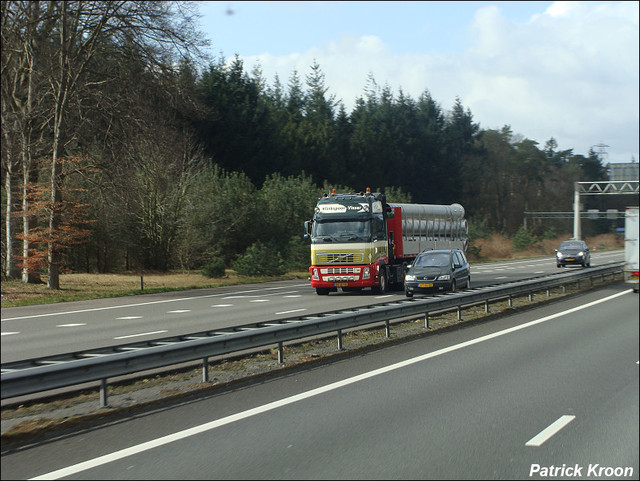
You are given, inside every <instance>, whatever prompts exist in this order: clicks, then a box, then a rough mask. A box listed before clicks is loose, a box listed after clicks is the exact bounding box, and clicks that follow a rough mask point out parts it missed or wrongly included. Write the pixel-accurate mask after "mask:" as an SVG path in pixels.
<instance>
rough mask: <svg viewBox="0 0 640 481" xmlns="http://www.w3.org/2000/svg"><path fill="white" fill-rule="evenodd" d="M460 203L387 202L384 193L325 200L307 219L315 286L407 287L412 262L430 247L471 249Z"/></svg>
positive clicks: (323, 291)
mask: <svg viewBox="0 0 640 481" xmlns="http://www.w3.org/2000/svg"><path fill="white" fill-rule="evenodd" d="M464 215H465V210H464V208H463V207H462V205H460V204H457V203H455V204H451V205H435V204H403V203H387V200H386V196H385V195H384V194H383V193H380V192H371V189H370V188H367V189H366V190H365V192H359V193H348V194H338V193H336V191H335V189H333V190H332V192H331V193H330V194H325V195H324V196H323V197H322V198H320V199H319V200H318V202H317V204H316V206H315V210H314V214H313V218H312V219H311V220H308V221H305V223H304V237H305V239H310V240H311V266H310V267H309V273H310V280H311V287H314V288H315V289H316V293H317V294H318V295H328V294H329V293H330V292H337V291H338V288H340V289H342V291H343V292H350V291H359V290H362V289H364V288H371V290H372V291H373V292H375V293H384V292H386V291H387V290H388V289H390V288H395V289H404V276H405V273H406V269H407V266H408V265H409V264H411V262H412V260H413V259H414V258H415V257H416V255H418V254H419V253H420V252H421V251H423V250H425V249H447V248H458V249H462V250H463V251H466V248H467V243H468V239H467V232H468V227H467V221H466V219H465V217H464Z"/></svg>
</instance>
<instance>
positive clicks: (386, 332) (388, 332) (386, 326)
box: [384, 319, 391, 338]
mask: <svg viewBox="0 0 640 481" xmlns="http://www.w3.org/2000/svg"><path fill="white" fill-rule="evenodd" d="M384 335H385V337H387V338H389V337H391V328H390V327H389V319H387V320H386V321H384Z"/></svg>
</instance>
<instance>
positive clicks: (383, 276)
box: [372, 269, 387, 294]
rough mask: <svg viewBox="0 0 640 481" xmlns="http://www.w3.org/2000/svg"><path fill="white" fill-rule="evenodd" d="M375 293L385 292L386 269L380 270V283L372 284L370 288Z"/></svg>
mask: <svg viewBox="0 0 640 481" xmlns="http://www.w3.org/2000/svg"><path fill="white" fill-rule="evenodd" d="M372 290H373V292H374V293H375V294H384V293H385V292H387V271H386V269H381V270H380V284H378V285H377V286H373V288H372Z"/></svg>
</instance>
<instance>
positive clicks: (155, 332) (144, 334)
mask: <svg viewBox="0 0 640 481" xmlns="http://www.w3.org/2000/svg"><path fill="white" fill-rule="evenodd" d="M163 332H167V331H166V330H164V331H153V332H141V333H140V334H130V335H128V336H118V337H114V339H128V338H130V337H140V336H151V335H152V334H162V333H163Z"/></svg>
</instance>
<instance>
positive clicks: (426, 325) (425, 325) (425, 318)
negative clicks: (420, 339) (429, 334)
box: [424, 312, 430, 329]
mask: <svg viewBox="0 0 640 481" xmlns="http://www.w3.org/2000/svg"><path fill="white" fill-rule="evenodd" d="M424 328H425V329H430V328H429V313H428V312H425V313H424Z"/></svg>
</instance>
